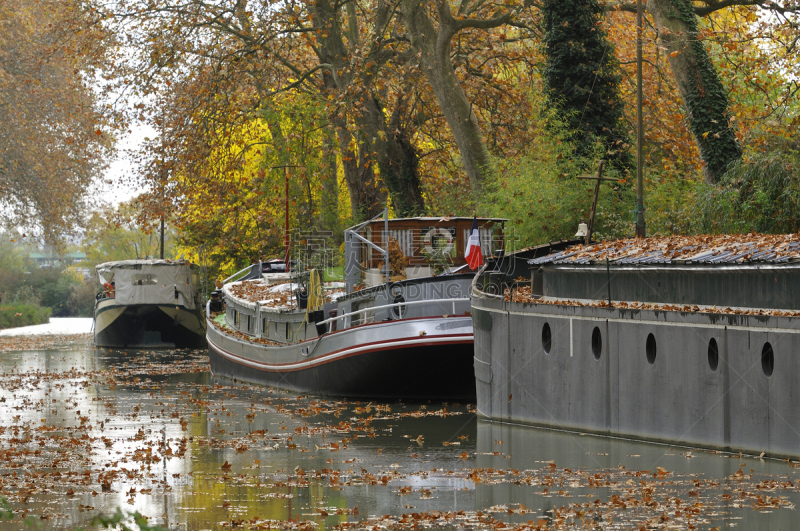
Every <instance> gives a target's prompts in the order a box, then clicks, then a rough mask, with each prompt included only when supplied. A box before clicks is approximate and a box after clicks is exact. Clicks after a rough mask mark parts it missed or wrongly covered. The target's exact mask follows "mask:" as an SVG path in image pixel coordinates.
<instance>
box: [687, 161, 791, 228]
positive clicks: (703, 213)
mask: <svg viewBox="0 0 800 531" xmlns="http://www.w3.org/2000/svg"><path fill="white" fill-rule="evenodd" d="M798 230H800V157H799V156H798V154H797V153H794V152H791V151H775V152H770V153H763V154H757V155H755V156H753V157H752V158H751V159H750V160H749V161H747V162H741V161H740V162H737V163H735V164H733V165H732V166H731V167H730V168H729V169H728V171H727V172H726V173H725V175H724V176H723V177H722V179H721V180H720V182H719V183H718V184H717V185H701V186H700V189H699V191H698V194H697V215H696V216H695V231H696V232H703V233H709V234H725V233H728V234H741V233H747V232H751V231H752V232H758V233H767V234H787V233H791V232H798Z"/></svg>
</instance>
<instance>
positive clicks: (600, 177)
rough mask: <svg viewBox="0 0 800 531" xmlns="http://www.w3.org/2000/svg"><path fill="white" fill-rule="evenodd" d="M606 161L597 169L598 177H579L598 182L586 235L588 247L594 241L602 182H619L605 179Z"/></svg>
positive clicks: (601, 162)
mask: <svg viewBox="0 0 800 531" xmlns="http://www.w3.org/2000/svg"><path fill="white" fill-rule="evenodd" d="M605 163H606V161H604V160H601V161H600V166H599V167H598V168H597V175H579V176H578V177H577V178H578V179H584V180H587V181H597V182H596V183H595V185H594V197H593V198H592V211H591V213H590V214H589V234H587V235H586V243H587V245H588V244H589V243H591V241H592V234H594V214H595V212H596V211H597V198H598V197H599V196H600V181H615V182H616V181H618V179H611V178H609V177H603V168H604V167H605Z"/></svg>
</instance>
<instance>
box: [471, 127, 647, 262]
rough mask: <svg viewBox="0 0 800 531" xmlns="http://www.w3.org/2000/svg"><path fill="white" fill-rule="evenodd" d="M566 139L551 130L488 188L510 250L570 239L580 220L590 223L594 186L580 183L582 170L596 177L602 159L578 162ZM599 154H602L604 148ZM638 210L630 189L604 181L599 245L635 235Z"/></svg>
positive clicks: (487, 200) (501, 163) (504, 164)
mask: <svg viewBox="0 0 800 531" xmlns="http://www.w3.org/2000/svg"><path fill="white" fill-rule="evenodd" d="M553 122H555V120H554V121H553ZM564 137H565V135H564V134H561V133H559V132H558V130H557V127H556V126H553V125H552V124H551V126H550V128H549V129H548V131H547V132H543V133H542V134H541V135H539V137H538V138H537V142H536V145H535V148H534V149H531V150H530V152H529V153H527V154H525V155H521V156H519V157H517V158H515V159H501V160H496V161H495V164H496V167H497V168H498V171H497V177H495V178H494V179H492V180H491V181H490V182H488V183H487V185H486V191H485V193H484V198H483V201H484V204H486V205H487V209H486V210H487V211H488V212H491V214H492V216H495V217H504V218H508V219H509V222H508V223H507V224H506V233H507V238H508V239H509V242H508V243H509V245H508V249H510V250H511V249H514V248H516V249H520V248H524V247H528V246H531V245H535V244H538V243H544V242H548V241H555V240H562V239H571V238H573V235H574V234H575V232H576V231H577V229H578V224H579V223H580V221H581V219H584V220H585V221H586V222H587V223H588V221H589V213H590V211H591V207H592V198H593V196H594V184H595V183H594V182H592V181H587V180H579V179H577V178H576V177H577V176H579V175H583V174H586V171H584V170H583V168H594V170H593V171H592V173H596V171H597V167H598V165H599V161H600V157H599V156H594V157H592V158H589V159H584V158H579V157H576V156H575V155H573V154H572V146H571V145H570V143H569V142H567V141H565V140H563V138H564ZM595 148H596V152H597V153H602V145H601V144H599V143H598V144H597V145H596V146H595ZM606 168H607V169H606V170H605V171H604V173H603V176H604V177H611V178H618V177H619V173H618V172H616V171H615V170H613V169H608V166H606ZM634 204H635V200H634V195H633V193H632V191H631V186H630V184H629V183H611V182H608V181H604V182H603V183H602V184H601V185H600V196H599V200H598V205H597V213H596V215H595V226H594V234H595V239H602V238H617V237H623V236H631V235H633V224H632V220H633V218H632V216H631V214H630V211H632V210H633V208H634ZM514 240H516V241H514Z"/></svg>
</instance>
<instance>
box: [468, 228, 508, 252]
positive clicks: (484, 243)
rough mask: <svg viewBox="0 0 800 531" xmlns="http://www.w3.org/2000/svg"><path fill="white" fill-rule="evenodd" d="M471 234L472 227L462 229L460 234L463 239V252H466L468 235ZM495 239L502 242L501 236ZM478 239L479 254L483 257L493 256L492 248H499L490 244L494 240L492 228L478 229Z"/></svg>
mask: <svg viewBox="0 0 800 531" xmlns="http://www.w3.org/2000/svg"><path fill="white" fill-rule="evenodd" d="M471 233H472V227H470V228H468V229H464V232H463V234H462V236H463V237H464V250H466V247H467V241H468V240H469V235H470V234H471ZM496 237H497V238H498V241H502V238H501V235H497V236H496ZM478 238H479V239H480V241H481V254H483V256H492V255H493V254H494V249H493V247H499V245H496V244H494V245H493V242H492V240H494V239H495V234H494V228H493V227H478Z"/></svg>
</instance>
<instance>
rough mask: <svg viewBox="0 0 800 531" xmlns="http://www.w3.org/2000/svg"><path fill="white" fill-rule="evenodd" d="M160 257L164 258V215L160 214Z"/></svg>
mask: <svg viewBox="0 0 800 531" xmlns="http://www.w3.org/2000/svg"><path fill="white" fill-rule="evenodd" d="M161 259H162V260H163V259H164V216H161Z"/></svg>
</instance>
